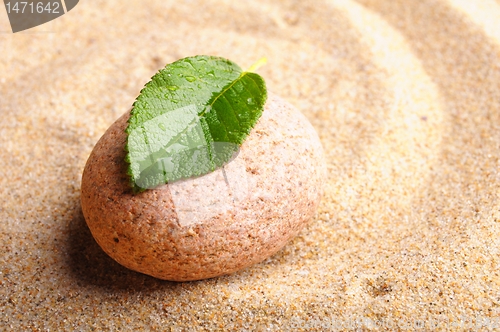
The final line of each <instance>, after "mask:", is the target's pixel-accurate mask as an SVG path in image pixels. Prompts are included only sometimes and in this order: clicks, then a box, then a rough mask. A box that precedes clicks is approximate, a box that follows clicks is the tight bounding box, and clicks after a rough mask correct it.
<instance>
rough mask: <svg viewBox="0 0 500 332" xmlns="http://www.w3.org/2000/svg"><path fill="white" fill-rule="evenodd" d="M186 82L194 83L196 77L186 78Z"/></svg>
mask: <svg viewBox="0 0 500 332" xmlns="http://www.w3.org/2000/svg"><path fill="white" fill-rule="evenodd" d="M186 80H187V81H188V82H194V81H196V77H194V76H186Z"/></svg>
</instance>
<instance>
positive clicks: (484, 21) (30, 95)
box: [0, 0, 500, 331]
mask: <svg viewBox="0 0 500 332" xmlns="http://www.w3.org/2000/svg"><path fill="white" fill-rule="evenodd" d="M499 22H500V1H498V0H474V1H471V0H468V1H467V0H420V1H411V0H405V1H402V0H391V1H388V0H356V1H354V0H328V1H327V0H325V1H319V0H318V1H279V2H278V1H276V2H271V3H269V2H268V1H263V0H258V1H246V2H243V1H240V2H235V1H221V0H219V1H215V0H213V1H196V0H193V1H148V2H147V4H146V2H139V1H136V2H125V1H117V0H115V1H81V2H80V3H79V4H78V5H77V6H76V7H75V8H74V9H73V10H71V12H69V13H68V14H66V15H64V16H62V17H60V18H58V19H56V20H54V21H52V22H49V23H47V24H45V25H42V26H39V27H37V28H34V29H31V30H28V31H26V32H21V33H16V34H12V33H11V30H10V26H9V25H8V22H7V15H6V12H5V11H4V10H2V9H0V50H1V53H2V56H1V57H0V73H1V74H0V119H1V120H0V174H2V176H1V177H0V197H1V198H2V202H1V204H0V330H15V331H21V330H22V331H25V330H34V331H38V330H40V331H45V330H50V331H53V330H66V331H68V330H78V331H84V330H134V331H138V330H145V331H151V330H167V331H168V330H171V331H193V330H241V329H248V330H255V331H263V330H271V331H278V330H284V331H286V330H290V329H292V328H295V329H297V330H299V331H300V330H308V331H309V330H318V331H319V330H375V331H377V330H380V331H382V330H415V329H421V330H494V329H499V328H500V275H499V273H500V272H499V271H500V269H499V261H500V257H499V248H500V236H499V235H498V234H500V203H499V202H500V201H499V189H500V172H499V167H500V125H499V124H500V23H499ZM195 54H211V55H219V56H224V57H227V58H229V59H232V60H234V61H235V62H237V63H239V64H240V65H241V66H242V67H243V68H248V67H250V65H251V64H252V63H254V62H255V61H256V60H258V59H259V58H261V57H262V56H266V57H267V58H268V64H267V65H266V66H265V67H262V68H261V69H259V73H260V74H261V75H262V76H263V77H264V78H265V79H266V81H267V84H268V88H269V90H271V91H273V92H274V93H276V94H278V95H281V96H282V97H284V98H285V99H287V100H288V101H289V102H291V103H292V104H294V105H295V106H296V107H298V108H299V109H300V110H301V111H302V112H303V113H304V115H305V116H306V117H307V118H308V119H309V120H310V121H311V123H312V124H313V126H314V127H315V128H316V130H317V132H318V134H319V136H320V138H321V141H322V144H323V147H324V150H325V154H326V156H327V162H328V177H327V178H326V179H325V187H326V191H325V195H324V198H323V200H322V203H321V205H320V208H319V210H318V213H317V215H316V216H315V218H314V219H313V220H311V223H310V225H309V226H308V227H307V228H306V229H305V230H304V231H302V232H301V233H300V235H299V236H298V237H296V238H295V239H294V240H293V241H292V242H290V243H289V244H288V245H287V246H286V247H285V248H284V249H283V250H281V251H280V252H278V253H277V254H276V255H274V256H272V257H271V258H269V259H267V260H266V261H264V262H263V263H260V264H258V265H255V266H253V267H250V268H247V269H245V270H243V271H240V272H237V273H235V274H233V275H230V276H224V277H219V278H214V279H209V280H205V281H198V282H188V283H174V282H166V281H161V280H157V279H154V278H151V277H148V276H145V275H142V274H139V273H136V272H132V271H129V270H127V269H125V268H123V267H122V266H120V265H118V264H117V263H115V262H114V261H113V260H112V259H110V258H109V257H108V256H107V255H106V254H105V253H104V252H103V251H102V250H101V249H100V248H99V246H98V245H97V244H96V243H95V241H94V240H93V238H92V236H91V235H90V232H89V230H88V228H87V226H86V224H85V221H84V219H83V216H82V212H81V208H80V203H79V202H80V200H79V197H80V181H81V173H82V170H83V167H84V165H85V161H86V159H87V157H88V155H89V154H90V151H91V150H92V148H93V146H94V144H95V143H96V142H97V140H98V139H99V137H100V136H101V135H102V134H103V133H104V131H105V130H106V129H107V128H108V126H110V125H111V124H112V123H113V122H114V120H116V119H117V118H118V117H119V116H120V115H121V114H123V113H124V112H125V111H127V110H128V109H129V108H130V106H131V105H132V103H133V101H134V99H135V97H136V96H137V94H138V93H139V90H140V89H141V87H142V86H143V85H144V84H145V83H146V82H147V81H148V80H149V78H150V77H151V76H152V75H153V74H154V73H155V72H156V71H157V70H158V69H160V68H162V67H163V66H164V65H165V64H167V63H170V62H172V61H175V60H176V59H178V58H181V57H185V56H189V55H195Z"/></svg>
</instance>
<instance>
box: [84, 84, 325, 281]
mask: <svg viewBox="0 0 500 332" xmlns="http://www.w3.org/2000/svg"><path fill="white" fill-rule="evenodd" d="M128 116H129V112H127V113H126V114H125V115H123V116H122V117H121V118H120V119H118V120H117V121H116V122H115V123H114V124H113V125H112V126H111V127H110V128H109V129H108V130H107V131H106V133H105V134H104V135H103V136H102V137H101V139H100V140H99V142H98V143H97V144H96V146H95V148H94V150H93V151H92V153H91V155H90V157H89V159H88V161H87V164H86V166H85V170H84V172H83V177H82V188H81V190H82V192H81V203H82V210H83V214H84V216H85V220H86V222H87V225H88V227H89V228H90V231H91V232H92V235H93V236H94V238H95V239H96V241H97V243H98V244H99V245H100V246H101V247H102V249H103V250H104V251H105V252H106V253H107V254H108V255H109V256H111V257H112V258H113V259H115V260H116V261H117V262H118V263H120V264H122V265H124V266H126V267H127V268H129V269H132V270H135V271H138V272H142V273H145V274H148V275H151V276H154V277H157V278H160V279H166V280H175V281H187V280H198V279H204V278H210V277H215V276H219V275H223V274H228V273H232V272H235V271H237V270H240V269H243V268H245V267H247V266H250V265H252V264H255V263H258V262H260V261H262V260H264V259H266V258H267V257H269V256H271V255H272V254H274V253H276V252H277V251H278V250H280V249H281V248H282V247H283V246H284V245H285V244H286V243H287V242H288V241H289V240H290V239H291V238H293V237H294V236H295V235H297V233H299V232H300V230H301V229H302V228H303V227H304V226H305V225H306V224H307V222H308V221H309V220H310V219H311V218H312V217H313V215H314V213H315V211H316V209H317V206H318V204H319V201H320V198H321V194H322V182H324V180H325V172H326V168H325V164H324V159H323V153H322V148H321V143H320V141H319V138H318V136H317V134H316V131H315V130H314V128H313V127H312V126H311V124H310V123H309V122H308V121H307V119H306V118H305V117H304V116H303V115H302V114H301V113H300V112H299V111H297V110H296V109H295V108H294V107H292V106H291V105H290V104H288V103H286V102H285V101H283V100H282V99H280V98H279V97H277V96H275V95H272V94H270V95H269V97H268V100H267V102H266V105H265V110H264V112H263V114H262V117H261V118H260V119H259V121H258V123H257V124H256V125H255V127H254V128H253V129H252V131H251V133H250V135H249V136H248V137H247V139H246V141H245V142H244V143H243V145H242V146H241V149H240V151H239V154H238V155H237V157H236V158H235V159H233V160H232V161H230V162H229V163H228V164H227V165H225V166H224V167H223V168H220V169H218V170H216V171H214V172H212V173H209V174H206V175H204V176H200V177H196V178H190V179H186V180H180V181H176V182H172V183H169V184H167V185H163V186H160V187H158V188H156V189H153V190H146V191H145V192H142V193H140V194H136V195H134V194H133V193H132V191H131V188H130V186H129V178H128V176H127V164H126V162H125V161H124V160H125V151H124V146H125V140H126V134H125V131H124V130H125V128H126V125H127V119H128Z"/></svg>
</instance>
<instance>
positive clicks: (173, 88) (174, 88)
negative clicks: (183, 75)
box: [167, 85, 179, 91]
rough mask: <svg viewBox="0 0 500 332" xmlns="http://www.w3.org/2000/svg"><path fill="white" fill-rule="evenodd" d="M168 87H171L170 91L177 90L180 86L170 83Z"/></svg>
mask: <svg viewBox="0 0 500 332" xmlns="http://www.w3.org/2000/svg"><path fill="white" fill-rule="evenodd" d="M167 89H169V90H170V91H175V90H177V89H179V87H178V86H177V85H168V86H167Z"/></svg>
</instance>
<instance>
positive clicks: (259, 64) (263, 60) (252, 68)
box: [247, 57, 267, 72]
mask: <svg viewBox="0 0 500 332" xmlns="http://www.w3.org/2000/svg"><path fill="white" fill-rule="evenodd" d="M266 63H267V58H266V57H263V58H260V59H259V60H258V61H257V62H256V63H254V64H253V65H251V66H250V68H248V70H247V72H248V71H251V72H254V71H256V70H257V69H259V68H260V67H262V66H264V65H265V64H266Z"/></svg>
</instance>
